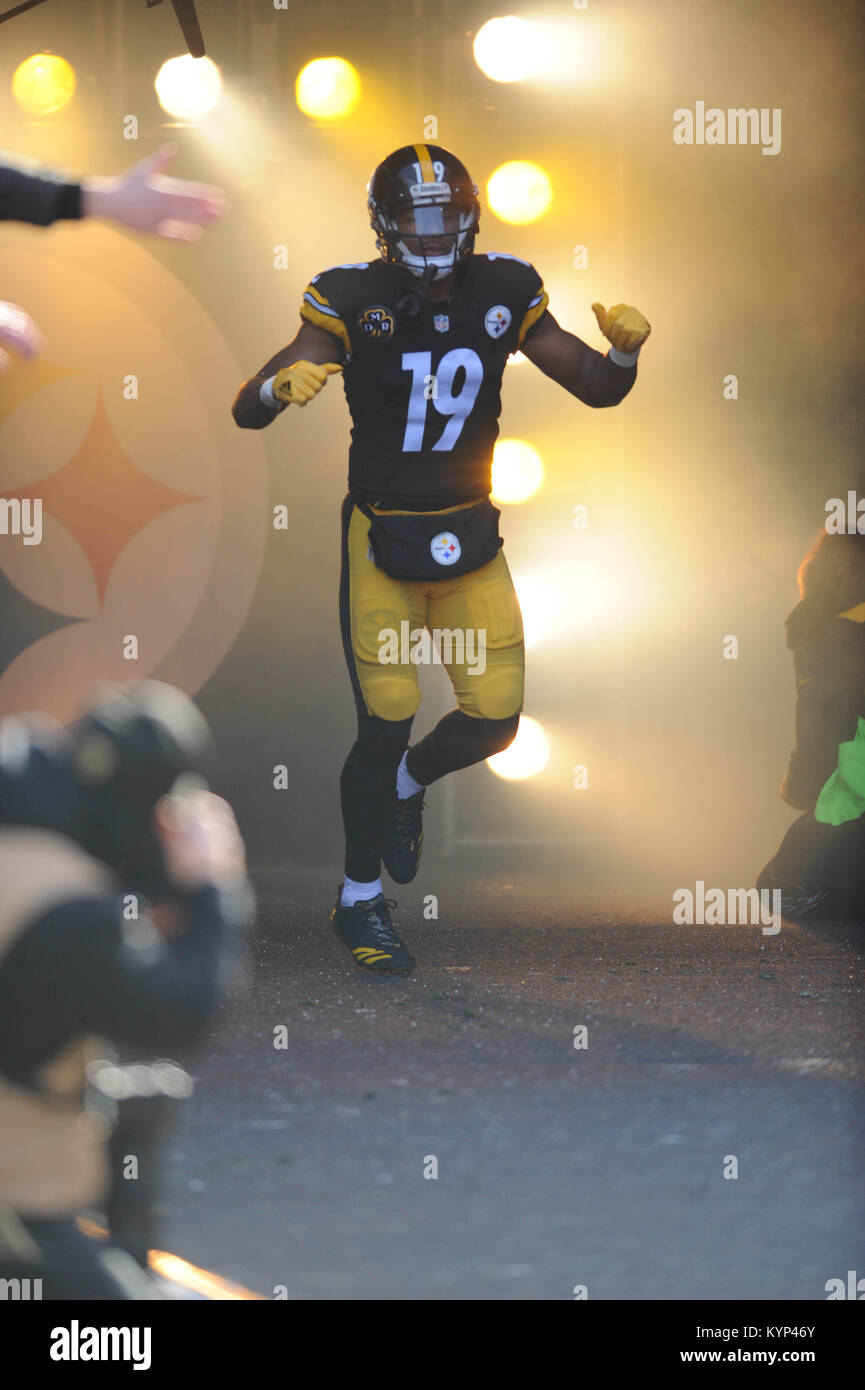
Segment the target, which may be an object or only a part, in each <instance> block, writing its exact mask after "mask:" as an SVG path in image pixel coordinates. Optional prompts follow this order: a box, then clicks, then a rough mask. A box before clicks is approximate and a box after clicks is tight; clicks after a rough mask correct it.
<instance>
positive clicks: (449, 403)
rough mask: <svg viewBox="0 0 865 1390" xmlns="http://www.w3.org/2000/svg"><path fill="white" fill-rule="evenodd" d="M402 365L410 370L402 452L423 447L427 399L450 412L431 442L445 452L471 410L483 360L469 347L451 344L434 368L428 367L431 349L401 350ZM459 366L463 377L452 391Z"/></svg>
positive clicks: (409, 452)
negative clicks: (437, 435) (461, 382)
mask: <svg viewBox="0 0 865 1390" xmlns="http://www.w3.org/2000/svg"><path fill="white" fill-rule="evenodd" d="M402 367H403V371H404V372H411V374H412V377H411V395H410V396H409V402H408V419H407V420H406V424H405V435H404V436H403V441H402V449H403V453H404V454H416V453H419V452H420V450H421V449H422V448H423V437H424V430H425V428H426V412H427V405H428V404H429V401H430V400H432V403H433V405H434V406H435V408H436V410H437V411H438V413H439V415H448V416H450V419H449V420H448V422H447V424H446V425H445V427H444V430H443V431H442V433H441V435H440V437H439V438H438V439H437V440H436V442H435V444H434V445H433V446H432V447H433V450H434V451H437V452H440V453H443V452H447V450H449V449H452V448H453V447H454V445H455V444H456V442H457V440H458V439H459V437H460V435H461V434H462V429H463V425H464V424H465V422H466V420H467V419H468V417H469V415H471V413H472V407H473V406H474V403H475V401H476V400H477V397H478V391H479V390H480V389H481V382H482V381H483V379H484V364H483V362H482V361H481V359H480V358H479V357H478V355H477V353H476V352H474V351H473V350H472V349H471V348H453V349H452V350H451V351H450V352H446V353H445V355H444V357H443V358H442V359H441V361H440V362H439V365H438V370H437V371H436V372H433V370H432V353H431V352H404V353H403V355H402ZM460 367H462V368H463V369H464V371H465V380H464V381H463V384H462V386H461V387H460V389H459V391H457V393H456V395H454V389H453V387H454V378H455V377H456V374H457V372H458V371H459V369H460Z"/></svg>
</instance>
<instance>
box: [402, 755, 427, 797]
mask: <svg viewBox="0 0 865 1390" xmlns="http://www.w3.org/2000/svg"><path fill="white" fill-rule="evenodd" d="M407 757H408V750H406V752H405V753H403V755H402V762H401V763H400V765H399V767H398V768H397V770H396V794H397V796H398V797H399V799H400V801H405V799H406V797H407V796H417V794H418V792H422V791H423V790H424V785H423V782H416V781H415V780H414V778H413V777H412V775H411V773H410V772H409V770H408V768H407V767H406V765H405V760H406V758H407Z"/></svg>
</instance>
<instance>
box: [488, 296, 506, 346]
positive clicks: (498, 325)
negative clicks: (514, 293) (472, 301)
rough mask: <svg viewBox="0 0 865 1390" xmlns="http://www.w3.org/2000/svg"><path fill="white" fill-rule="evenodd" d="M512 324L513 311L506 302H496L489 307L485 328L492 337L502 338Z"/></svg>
mask: <svg viewBox="0 0 865 1390" xmlns="http://www.w3.org/2000/svg"><path fill="white" fill-rule="evenodd" d="M510 326H511V311H510V309H509V308H508V306H507V305H506V304H494V305H493V307H492V308H491V309H487V313H486V318H485V319H484V328H485V329H486V330H487V332H488V333H489V335H490V337H491V338H500V337H501V336H502V334H503V333H506V332H507V331H508V329H509V328H510Z"/></svg>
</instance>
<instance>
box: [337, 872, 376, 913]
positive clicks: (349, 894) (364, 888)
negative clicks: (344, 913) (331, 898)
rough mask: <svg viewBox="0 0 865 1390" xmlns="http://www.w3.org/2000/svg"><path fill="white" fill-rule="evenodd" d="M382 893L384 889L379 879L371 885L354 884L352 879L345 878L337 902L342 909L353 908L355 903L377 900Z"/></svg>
mask: <svg viewBox="0 0 865 1390" xmlns="http://www.w3.org/2000/svg"><path fill="white" fill-rule="evenodd" d="M382 892H384V889H383V888H382V886H381V879H380V878H377V879H375V881H374V882H373V883H355V881H354V879H353V878H347V879H345V881H344V882H343V885H342V894H341V896H340V900H339V901H340V903H341V905H342V906H343V907H354V905H355V903H360V902H363V901H364V900H365V899H366V898H377V897H378V895H379V893H382Z"/></svg>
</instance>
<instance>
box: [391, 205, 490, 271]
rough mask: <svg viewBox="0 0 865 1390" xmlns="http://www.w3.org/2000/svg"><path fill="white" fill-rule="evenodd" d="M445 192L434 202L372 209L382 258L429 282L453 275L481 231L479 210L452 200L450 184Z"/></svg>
mask: <svg viewBox="0 0 865 1390" xmlns="http://www.w3.org/2000/svg"><path fill="white" fill-rule="evenodd" d="M443 192H444V194H445V196H438V197H436V198H435V199H434V200H433V199H432V198H430V197H429V195H427V196H426V197H422V198H416V199H414V198H413V199H412V200H408V199H400V200H399V201H398V202H394V203H392V204H389V205H385V206H384V207H381V206H375V205H372V206H371V211H372V213H373V223H372V225H373V227H374V229H375V231H376V233H377V242H376V244H377V246H378V249H379V251H380V252H381V254H382V257H383V258H384V259H385V260H387V261H396V262H398V263H399V264H400V265H403V266H405V268H406V270H408V271H409V272H410V273H411V274H412V275H414V276H415V277H416V278H417V279H425V280H426V281H427V282H430V281H433V280H444V279H446V278H447V277H448V276H449V275H452V274H453V273H454V271H455V270H456V268H457V265H458V264H459V262H460V261H461V260H462V259H463V257H464V256H466V255H468V254H469V252H470V251H471V250H472V248H473V246H474V239H475V233H476V232H477V211H476V208H475V207H474V206H473V205H472V204H471V203H470V202H468V201H467V200H465V199H459V198H457V199H454V198H451V196H450V189H449V188H447V186H446V185H445V186H444V188H443ZM430 272H432V274H430Z"/></svg>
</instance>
